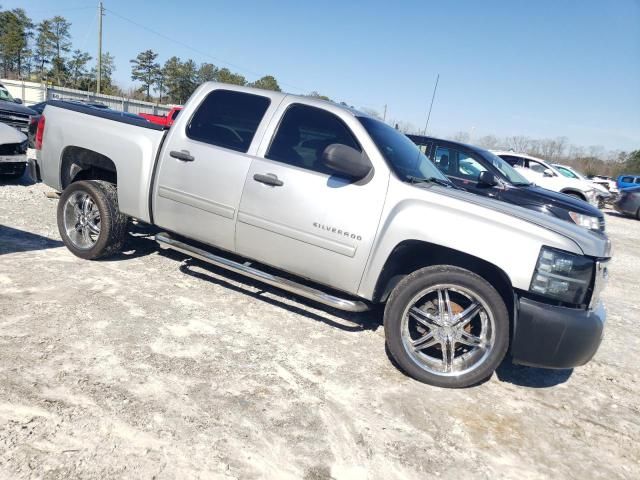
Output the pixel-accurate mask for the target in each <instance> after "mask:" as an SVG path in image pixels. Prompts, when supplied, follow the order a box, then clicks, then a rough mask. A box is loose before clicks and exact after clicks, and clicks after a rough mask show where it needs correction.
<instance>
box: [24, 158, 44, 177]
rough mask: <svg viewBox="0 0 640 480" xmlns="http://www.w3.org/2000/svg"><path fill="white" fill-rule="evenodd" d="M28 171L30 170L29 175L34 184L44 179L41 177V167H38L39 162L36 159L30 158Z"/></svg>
mask: <svg viewBox="0 0 640 480" xmlns="http://www.w3.org/2000/svg"><path fill="white" fill-rule="evenodd" d="M27 170H29V175H30V176H31V179H32V180H33V181H34V182H41V181H42V177H41V176H40V167H39V166H38V161H37V160H36V159H35V158H29V159H28V160H27Z"/></svg>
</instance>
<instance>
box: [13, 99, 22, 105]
mask: <svg viewBox="0 0 640 480" xmlns="http://www.w3.org/2000/svg"><path fill="white" fill-rule="evenodd" d="M13 102H14V103H19V104H22V99H21V98H14V99H13Z"/></svg>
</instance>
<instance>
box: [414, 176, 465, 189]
mask: <svg viewBox="0 0 640 480" xmlns="http://www.w3.org/2000/svg"><path fill="white" fill-rule="evenodd" d="M405 178H406V179H407V181H408V182H409V183H435V184H436V185H440V186H442V187H450V188H456V189H458V190H461V189H460V188H458V187H456V186H455V185H454V184H453V183H451V182H450V181H448V180H443V179H442V178H437V177H427V178H422V177H414V176H413V175H407V176H406V177H405Z"/></svg>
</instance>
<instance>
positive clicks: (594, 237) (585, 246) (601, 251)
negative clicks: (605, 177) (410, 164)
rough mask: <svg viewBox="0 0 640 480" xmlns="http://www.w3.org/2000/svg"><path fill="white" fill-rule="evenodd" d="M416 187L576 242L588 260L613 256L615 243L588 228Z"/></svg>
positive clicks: (449, 190)
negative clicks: (532, 225)
mask: <svg viewBox="0 0 640 480" xmlns="http://www.w3.org/2000/svg"><path fill="white" fill-rule="evenodd" d="M415 186H416V187H418V188H425V189H432V191H434V192H435V191H436V189H437V193H439V194H442V195H446V196H449V197H452V198H457V199H459V200H462V201H465V202H468V203H473V204H476V205H480V206H482V207H484V208H487V209H490V210H494V211H496V212H501V213H504V214H506V215H510V216H512V217H516V218H519V219H521V220H525V221H527V222H529V223H532V224H535V225H538V226H540V227H543V228H546V229H547V230H550V231H552V232H555V233H557V234H559V235H562V236H563V237H565V238H567V239H569V240H571V241H573V243H575V244H576V245H577V246H578V247H579V248H580V250H582V252H583V253H584V254H585V255H587V256H590V257H599V258H607V257H610V256H611V241H610V240H609V238H608V237H607V236H606V235H605V234H604V233H600V232H595V231H593V230H587V229H586V228H583V227H580V226H578V225H576V224H574V223H571V222H567V221H565V220H562V219H560V218H556V217H552V216H551V215H545V214H544V213H540V212H536V211H533V210H529V209H526V208H524V207H519V206H517V205H513V204H511V203H506V202H501V201H499V200H494V199H492V198H488V197H483V196H480V195H475V194H473V193H469V192H465V191H462V190H456V189H453V188H447V187H441V186H438V185H427V184H419V185H415ZM582 203H584V202H582Z"/></svg>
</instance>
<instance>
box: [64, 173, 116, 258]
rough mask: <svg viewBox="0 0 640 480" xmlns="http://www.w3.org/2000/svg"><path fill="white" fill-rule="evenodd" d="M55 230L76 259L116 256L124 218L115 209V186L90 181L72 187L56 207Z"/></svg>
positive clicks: (70, 186)
mask: <svg viewBox="0 0 640 480" xmlns="http://www.w3.org/2000/svg"><path fill="white" fill-rule="evenodd" d="M58 230H59V231H60V236H61V237H62V241H63V242H64V244H65V245H66V246H67V248H68V249H69V250H70V251H71V253H73V254H74V255H76V256H77V257H80V258H84V259H85V260H95V259H97V258H100V257H106V256H109V255H113V254H114V253H117V252H119V251H120V250H121V249H122V246H123V245H124V241H125V238H126V233H127V217H126V216H125V215H123V214H122V213H121V212H120V210H119V209H118V194H117V189H116V186H115V185H114V184H112V183H109V182H104V181H99V180H90V181H79V182H75V183H72V184H71V185H69V186H68V187H67V188H65V189H64V191H63V192H62V195H60V200H59V203H58Z"/></svg>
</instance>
